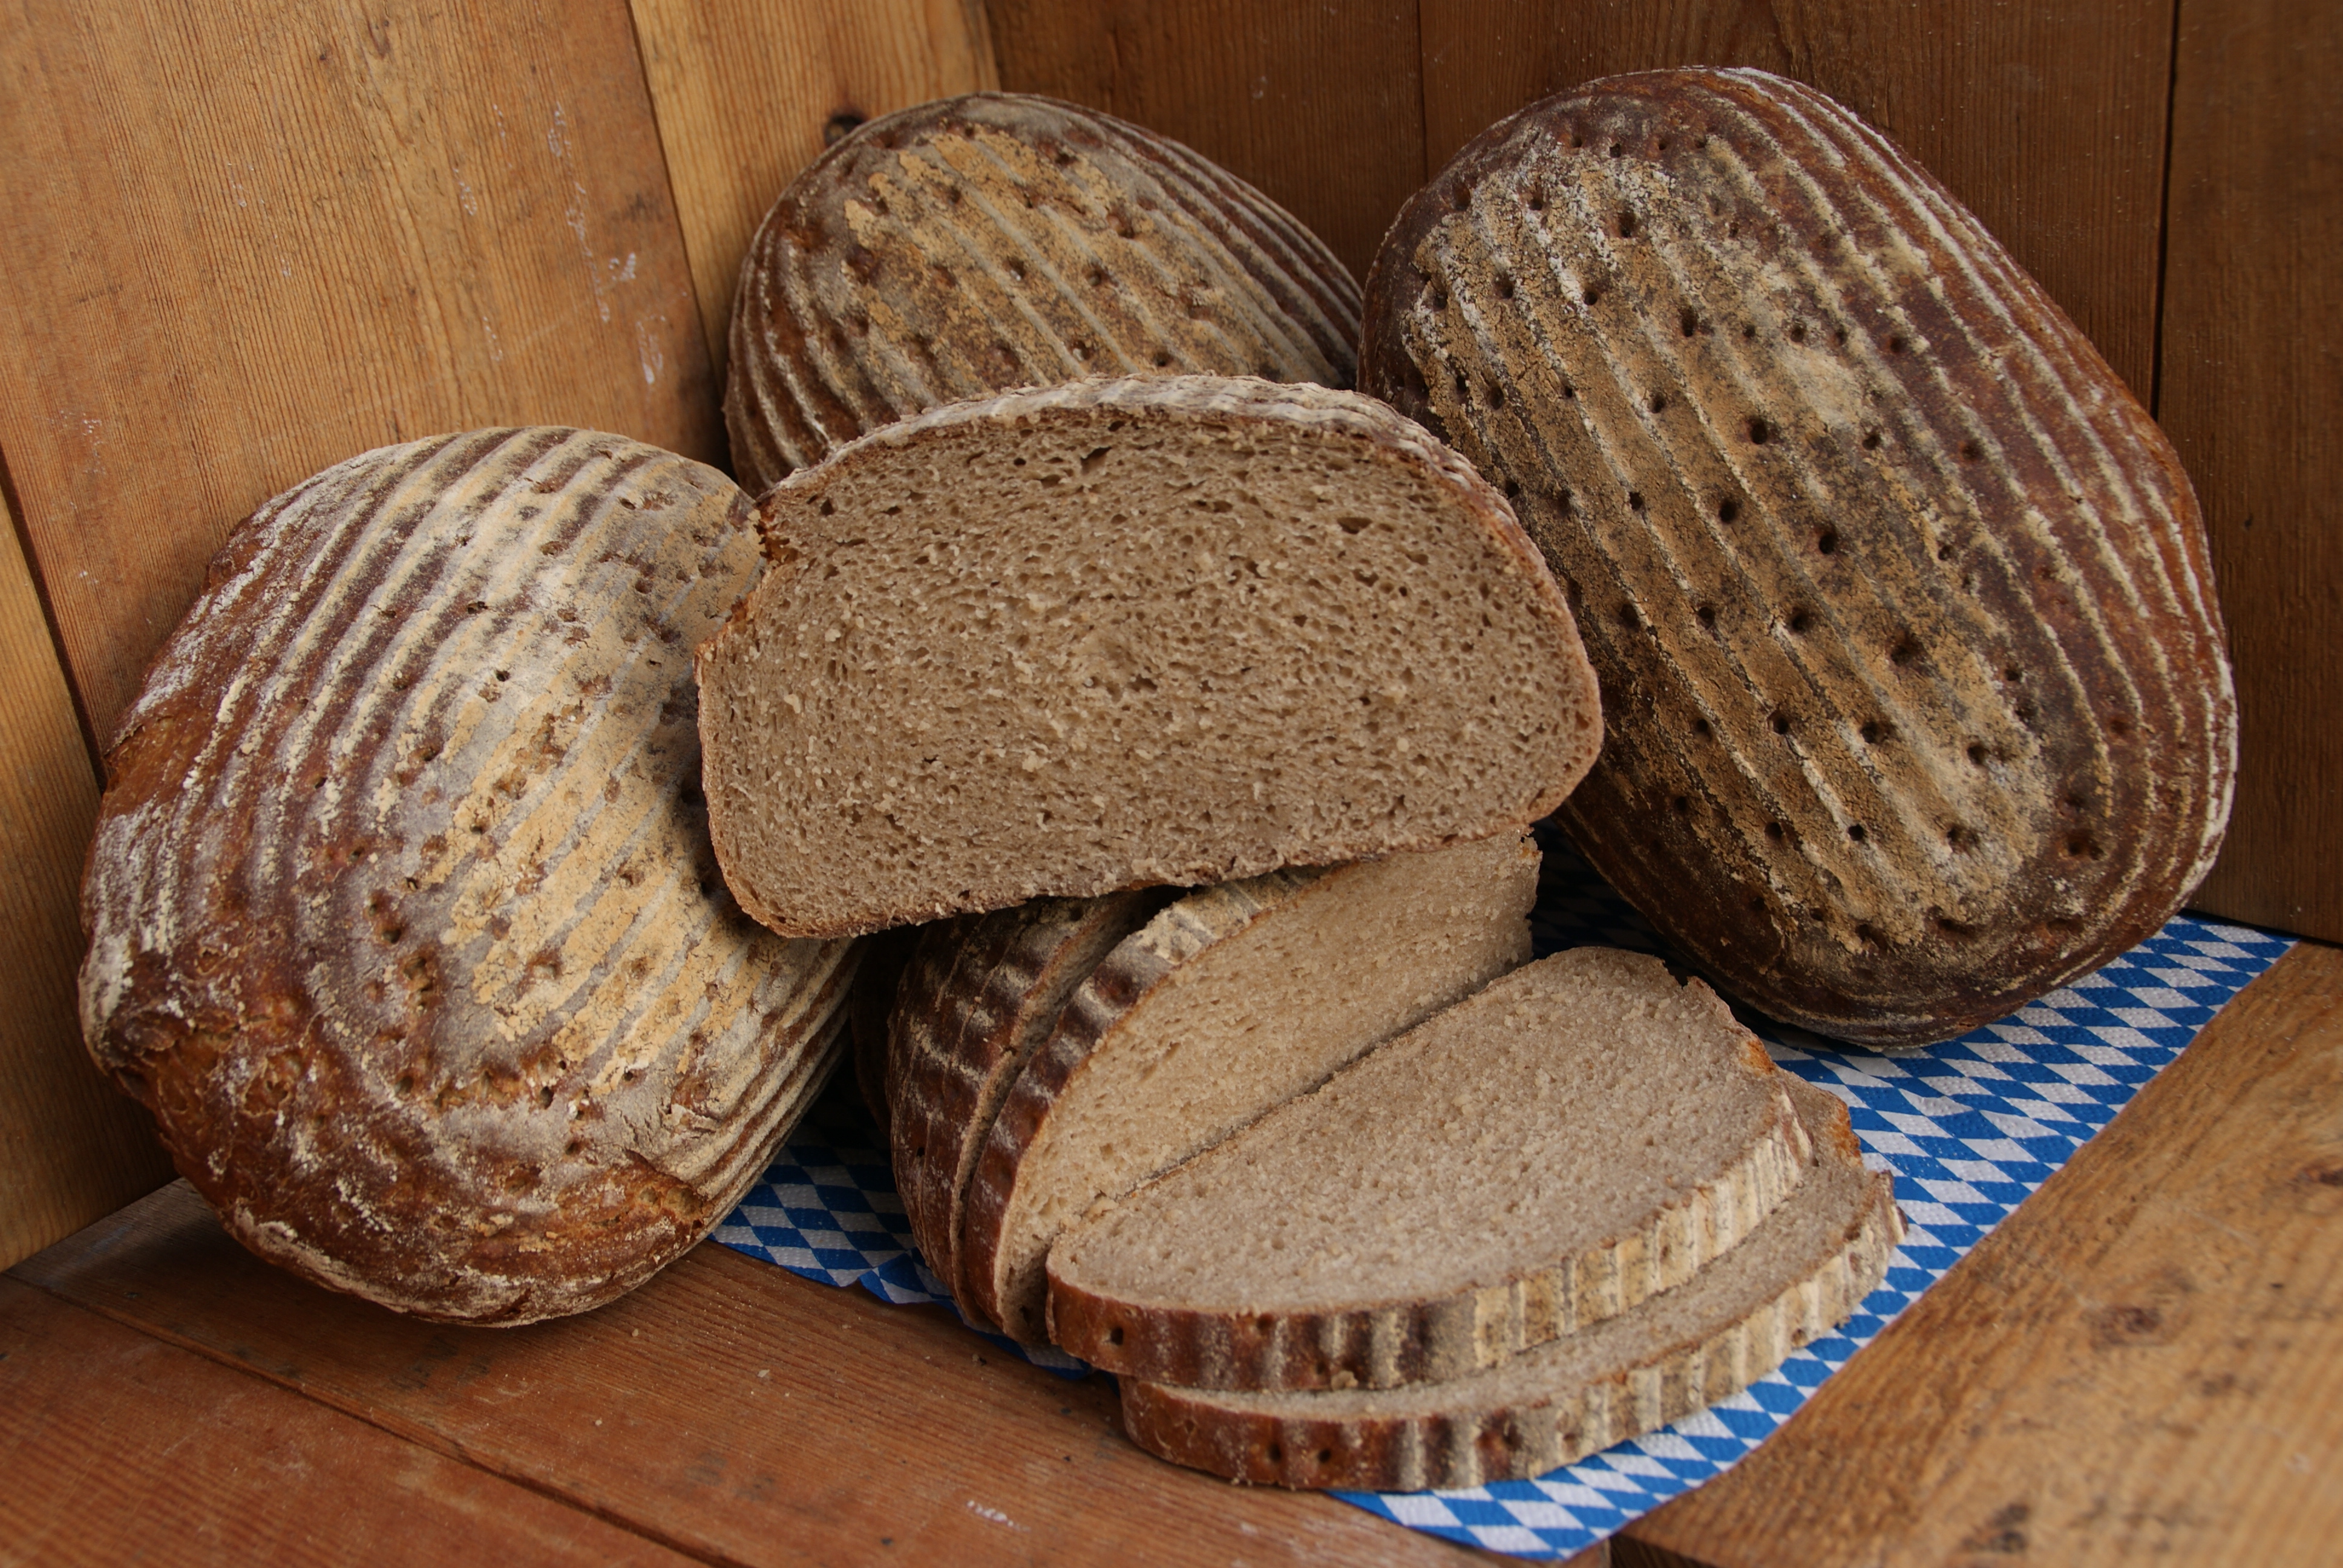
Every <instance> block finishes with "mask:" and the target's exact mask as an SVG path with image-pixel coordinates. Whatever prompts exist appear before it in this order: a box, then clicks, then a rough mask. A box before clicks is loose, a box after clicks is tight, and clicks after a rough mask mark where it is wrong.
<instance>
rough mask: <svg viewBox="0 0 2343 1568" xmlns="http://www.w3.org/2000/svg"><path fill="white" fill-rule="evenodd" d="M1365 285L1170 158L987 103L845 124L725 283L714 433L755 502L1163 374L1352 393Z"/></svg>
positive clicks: (1274, 219)
mask: <svg viewBox="0 0 2343 1568" xmlns="http://www.w3.org/2000/svg"><path fill="white" fill-rule="evenodd" d="M1358 319H1359V288H1358V285H1357V283H1356V282H1354V281H1353V279H1352V277H1351V275H1350V273H1349V272H1348V271H1347V270H1345V269H1344V267H1343V266H1342V263H1341V262H1340V261H1338V260H1337V259H1335V257H1334V255H1333V253H1332V252H1331V251H1329V250H1328V249H1327V248H1326V247H1325V246H1324V245H1323V244H1322V243H1321V242H1320V241H1319V240H1318V239H1317V237H1316V236H1313V235H1312V234H1311V233H1310V232H1309V230H1308V229H1306V228H1305V227H1303V226H1302V224H1301V223H1300V222H1299V221H1297V220H1296V219H1295V218H1294V217H1293V216H1292V215H1291V214H1289V213H1287V212H1286V211H1285V210H1284V209H1283V208H1282V207H1280V206H1277V205H1276V204H1275V203H1274V202H1272V201H1271V200H1270V199H1269V198H1268V197H1267V196H1262V194H1261V193H1260V192H1259V191H1257V190H1255V189H1253V188H1252V186H1248V185H1246V184H1245V183H1244V182H1243V181H1242V180H1240V179H1237V178H1236V177H1235V176H1232V175H1230V174H1228V173H1227V172H1226V171H1225V170H1222V169H1220V168H1218V167H1215V166H1213V165H1212V164H1210V163H1208V162H1206V161H1205V160H1204V159H1202V158H1201V157H1198V156H1196V155H1195V154H1194V153H1192V152H1190V151H1189V150H1188V149H1187V148H1185V147H1182V146H1179V145H1178V144H1177V143H1174V142H1172V141H1168V140H1166V139H1165V138H1163V137H1161V136H1156V135H1154V134H1153V133H1152V132H1149V131H1144V130H1141V129H1140V128H1139V127H1138V126H1131V125H1126V124H1124V123H1123V122H1122V121H1121V120H1117V119H1114V118H1112V117H1111V116H1106V115H1101V114H1098V113H1096V112H1094V111H1092V110H1089V109H1083V108H1079V107H1077V106H1073V105H1071V104H1061V103H1058V102H1055V101H1053V100H1051V99H1048V98H1037V97H1027V96H1021V95H1012V94H1005V93H978V94H973V95H969V96H966V97H960V98H950V99H946V100H943V101H940V102H938V103H932V104H923V105H920V106H918V107H916V108H909V109H904V110H900V111H899V112H897V113H895V114H891V115H887V116H881V117H880V118H879V119H875V120H872V121H870V123H869V124H867V125H865V126H861V127H860V128H859V129H857V130H856V131H855V132H854V133H853V134H852V135H850V136H846V137H845V138H843V139H842V140H840V142H839V143H838V144H837V145H836V146H832V147H830V149H829V150H828V151H826V152H824V153H823V154H822V155H821V156H820V157H819V158H817V159H815V160H814V162H813V163H812V164H811V165H810V166H808V167H807V168H806V170H805V172H804V173H802V174H800V175H799V176H798V177H797V178H796V179H795V180H793V181H791V182H790V184H789V188H788V189H787V190H785V191H783V192H782V193H781V195H780V197H779V199H778V200H777V201H776V202H775V203H774V204H773V207H772V210H771V211H770V212H769V213H768V214H767V215H766V217H765V220H764V223H763V224H762V226H760V227H759V229H758V231H757V235H756V236H755V238H754V239H752V240H751V241H750V242H749V248H748V251H747V254H746V255H745V256H744V257H743V258H742V261H741V264H740V276H739V286H738V287H737V289H736V291H735V294H734V298H733V307H732V327H731V351H730V352H731V360H730V371H729V377H728V380H727V382H726V386H725V393H724V414H725V421H726V424H727V425H728V426H729V428H730V430H731V435H732V456H733V460H734V463H735V464H736V466H737V467H738V468H739V472H740V475H741V477H742V482H743V483H745V484H747V485H748V486H749V487H750V488H751V489H752V490H756V491H762V490H764V489H766V488H769V487H770V486H772V485H773V484H775V483H777V482H779V480H780V479H781V478H782V477H784V476H786V475H787V474H789V472H790V471H791V470H792V469H794V468H797V467H803V466H806V465H809V464H812V463H815V462H819V461H820V459H821V458H822V457H826V456H828V455H829V453H830V451H831V450H832V449H834V448H835V447H839V446H840V445H843V444H844V443H845V442H847V441H849V440H851V439H852V438H853V437H857V436H860V435H862V434H864V433H866V432H868V431H870V430H872V429H875V428H877V427H880V426H881V425H884V424H887V423H889V422H890V421H892V420H894V419H899V418H901V417H904V416H905V415H908V414H911V413H915V412H917V411H919V410H920V409H921V408H926V407H933V406H935V405H937V404H940V403H950V402H954V401H957V400H959V399H961V398H964V397H977V396H980V395H982V394H984V393H987V392H998V391H1004V390H1006V389H1008V388H1010V387H1034V386H1051V385H1054V384H1056V383H1059V382H1062V381H1071V380H1074V379H1076V378H1078V377H1085V376H1096V375H1114V374H1123V373H1130V372H1144V371H1150V370H1162V371H1167V372H1202V373H1205V374H1211V375H1223V376H1244V375H1260V376H1263V377H1268V378H1269V379H1271V380H1276V381H1315V382H1319V383H1322V384H1323V385H1326V386H1331V387H1349V386H1351V385H1352V384H1353V381H1354V380H1355V378H1356V375H1357V360H1356V355H1355V351H1354V349H1353V344H1355V343H1356V342H1357V340H1358Z"/></svg>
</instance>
